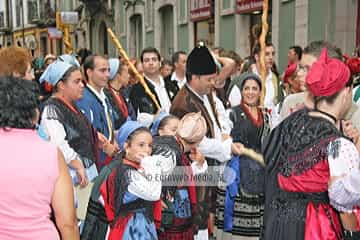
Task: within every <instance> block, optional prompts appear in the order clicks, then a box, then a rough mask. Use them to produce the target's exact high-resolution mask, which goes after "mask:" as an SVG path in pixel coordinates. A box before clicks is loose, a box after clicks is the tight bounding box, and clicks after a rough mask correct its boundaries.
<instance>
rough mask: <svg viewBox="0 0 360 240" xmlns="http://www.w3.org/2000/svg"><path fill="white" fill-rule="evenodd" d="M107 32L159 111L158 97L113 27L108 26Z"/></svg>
mask: <svg viewBox="0 0 360 240" xmlns="http://www.w3.org/2000/svg"><path fill="white" fill-rule="evenodd" d="M107 32H108V33H109V35H110V37H111V39H112V41H113V42H114V44H115V46H116V48H117V49H118V50H119V53H120V55H121V57H122V58H123V59H124V60H125V62H126V63H127V65H128V66H129V68H130V69H131V71H132V72H133V73H134V74H135V77H136V78H137V79H138V80H139V82H140V84H141V85H142V86H143V87H144V89H145V92H146V94H147V95H149V96H150V98H151V100H152V101H153V102H154V103H155V105H156V108H157V109H158V111H159V110H160V105H159V103H158V101H157V99H156V97H155V96H154V94H153V93H152V92H151V91H150V89H149V87H148V85H147V84H146V82H145V80H144V78H143V76H141V75H140V74H139V72H138V71H137V70H136V68H135V66H134V64H132V63H131V61H130V59H129V57H128V55H127V54H126V52H125V50H124V49H123V47H122V46H121V44H120V42H119V40H118V39H117V38H116V36H115V34H114V32H113V31H112V30H111V28H108V29H107Z"/></svg>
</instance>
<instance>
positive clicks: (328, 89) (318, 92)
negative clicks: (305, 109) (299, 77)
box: [306, 48, 350, 97]
mask: <svg viewBox="0 0 360 240" xmlns="http://www.w3.org/2000/svg"><path fill="white" fill-rule="evenodd" d="M349 78H350V70H349V68H348V67H347V66H346V65H345V64H344V63H343V62H342V61H340V60H338V59H335V58H329V57H328V51H327V49H326V48H324V49H323V50H322V51H321V54H320V57H319V59H318V60H317V61H316V62H315V63H314V64H313V65H312V66H311V68H310V70H309V73H308V75H307V76H306V84H307V86H308V89H309V91H310V92H311V93H312V94H313V95H314V96H315V97H316V96H331V95H334V94H335V93H337V92H339V91H340V90H341V89H343V88H344V86H345V84H346V83H347V81H348V80H349Z"/></svg>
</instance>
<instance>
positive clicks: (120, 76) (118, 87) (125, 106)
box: [104, 58, 136, 129]
mask: <svg viewBox="0 0 360 240" xmlns="http://www.w3.org/2000/svg"><path fill="white" fill-rule="evenodd" d="M109 66H110V77H109V84H108V87H107V88H105V89H104V93H105V95H106V96H107V97H108V99H109V101H110V104H111V106H112V107H113V110H114V115H115V121H114V128H115V129H119V128H120V127H121V125H122V124H123V123H124V122H125V121H126V120H127V119H128V118H131V119H133V120H134V119H136V116H135V114H134V110H133V109H132V108H131V106H129V103H128V102H127V101H126V99H125V97H124V96H123V93H122V90H123V89H124V88H125V87H126V86H127V85H128V82H129V78H130V75H129V68H128V66H127V65H126V64H124V63H122V62H121V61H120V60H119V59H117V58H110V59H109Z"/></svg>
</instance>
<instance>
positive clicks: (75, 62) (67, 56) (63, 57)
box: [58, 54, 80, 67]
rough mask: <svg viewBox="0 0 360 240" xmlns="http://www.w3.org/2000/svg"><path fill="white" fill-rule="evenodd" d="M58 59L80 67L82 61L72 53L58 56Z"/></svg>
mask: <svg viewBox="0 0 360 240" xmlns="http://www.w3.org/2000/svg"><path fill="white" fill-rule="evenodd" d="M58 60H60V61H63V62H66V63H68V64H71V65H73V66H75V67H80V63H79V62H78V60H77V59H76V55H73V54H72V55H70V54H63V55H61V56H59V57H58Z"/></svg>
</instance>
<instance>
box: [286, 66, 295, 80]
mask: <svg viewBox="0 0 360 240" xmlns="http://www.w3.org/2000/svg"><path fill="white" fill-rule="evenodd" d="M296 69H297V64H296V63H291V64H289V65H288V67H287V68H286V70H285V74H284V82H289V78H290V77H291V76H292V75H294V73H296Z"/></svg>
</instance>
